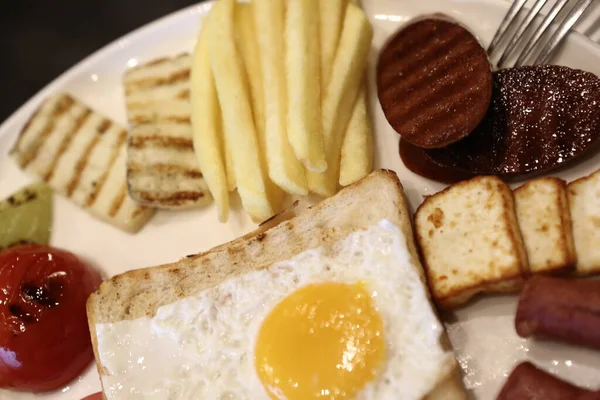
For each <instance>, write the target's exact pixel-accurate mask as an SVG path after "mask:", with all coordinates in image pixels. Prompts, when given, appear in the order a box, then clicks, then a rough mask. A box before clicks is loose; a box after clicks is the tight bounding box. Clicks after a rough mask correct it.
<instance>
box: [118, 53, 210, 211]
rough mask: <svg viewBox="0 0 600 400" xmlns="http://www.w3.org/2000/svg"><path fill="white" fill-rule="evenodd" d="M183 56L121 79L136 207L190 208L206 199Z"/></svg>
mask: <svg viewBox="0 0 600 400" xmlns="http://www.w3.org/2000/svg"><path fill="white" fill-rule="evenodd" d="M190 67H191V57H190V56H189V55H187V54H183V55H180V56H178V57H174V58H163V59H160V60H156V61H152V62H150V63H148V64H144V65H141V66H139V67H136V68H133V69H131V70H129V71H127V72H126V74H125V76H124V82H123V83H124V86H125V98H126V103H127V117H128V120H129V124H130V131H129V139H128V141H127V149H128V152H127V154H128V157H127V183H128V187H129V193H130V195H131V196H132V197H133V198H134V199H135V200H136V201H137V202H138V203H140V204H143V205H147V206H152V207H157V208H169V209H179V208H190V207H198V206H202V205H205V204H207V203H208V202H209V201H210V194H209V191H208V188H207V186H206V183H205V182H204V179H203V178H202V173H201V172H200V168H199V166H198V162H197V160H196V157H195V154H194V146H193V141H192V126H191V122H190V113H191V104H190V100H189V96H190V79H189V77H190Z"/></svg>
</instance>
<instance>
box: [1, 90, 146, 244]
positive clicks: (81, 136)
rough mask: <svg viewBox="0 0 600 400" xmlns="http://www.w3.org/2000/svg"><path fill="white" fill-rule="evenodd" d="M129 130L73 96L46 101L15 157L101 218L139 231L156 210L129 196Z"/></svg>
mask: <svg viewBox="0 0 600 400" xmlns="http://www.w3.org/2000/svg"><path fill="white" fill-rule="evenodd" d="M126 138H127V132H126V131H125V129H124V128H123V127H121V126H119V125H118V124H116V123H115V122H113V121H111V120H109V119H107V118H106V117H104V116H102V115H100V114H98V113H96V112H94V111H93V110H92V109H90V108H89V107H87V106H86V105H84V104H83V103H81V102H80V101H78V100H77V99H75V98H74V97H72V96H70V95H68V94H60V95H57V96H54V97H51V98H49V99H48V100H46V101H45V102H44V103H43V104H42V105H41V106H40V108H39V109H38V110H37V111H36V112H35V114H34V115H33V116H32V117H31V119H30V120H29V122H28V123H27V124H26V125H25V127H24V128H23V130H22V132H21V134H20V136H19V138H18V140H17V143H16V144H15V146H14V147H13V149H12V150H11V154H12V156H13V158H14V159H15V161H16V162H17V164H18V165H19V166H20V167H21V168H23V169H24V170H26V171H28V172H32V173H33V174H35V175H37V176H38V177H39V178H41V179H43V180H44V181H46V182H48V183H49V184H50V186H51V187H52V188H53V189H54V190H55V191H57V192H58V193H60V194H62V195H64V196H66V197H67V198H69V199H70V200H72V201H73V202H74V203H75V204H77V205H79V206H81V207H82V208H84V209H85V210H87V211H88V212H90V213H91V214H93V215H95V216H96V217H98V218H100V219H103V220H105V221H107V222H109V223H111V224H113V225H115V226H117V227H119V228H121V229H124V230H126V231H130V232H135V231H138V230H139V229H140V228H141V227H142V226H144V224H145V223H146V222H147V221H148V220H149V219H150V217H151V216H152V215H153V213H154V210H153V209H151V208H148V207H143V206H139V205H138V204H136V203H135V202H134V201H133V200H132V199H131V198H130V197H129V196H128V195H127V183H126V180H125V141H126Z"/></svg>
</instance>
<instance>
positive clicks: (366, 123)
mask: <svg viewBox="0 0 600 400" xmlns="http://www.w3.org/2000/svg"><path fill="white" fill-rule="evenodd" d="M372 170H373V127H372V125H371V118H370V115H369V111H368V97H367V79H366V78H365V79H364V80H363V84H362V86H361V87H360V91H359V92H358V98H357V99H356V102H355V103H354V109H353V110H352V117H351V118H350V122H349V123H348V128H347V129H346V135H345V136H344V141H343V143H342V153H341V158H340V185H342V186H348V185H350V184H352V183H354V182H356V181H358V180H360V179H362V178H364V177H365V176H367V175H369V173H371V171H372Z"/></svg>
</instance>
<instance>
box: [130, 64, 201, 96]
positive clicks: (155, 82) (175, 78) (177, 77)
mask: <svg viewBox="0 0 600 400" xmlns="http://www.w3.org/2000/svg"><path fill="white" fill-rule="evenodd" d="M189 78H190V69H189V68H184V69H182V70H179V71H176V72H173V73H171V74H170V75H168V76H166V77H159V78H158V77H151V78H142V79H138V80H134V81H129V82H127V83H126V85H127V90H129V91H130V92H131V91H132V90H142V89H150V88H156V87H159V86H167V85H173V84H174V83H178V82H183V81H186V80H188V79H189Z"/></svg>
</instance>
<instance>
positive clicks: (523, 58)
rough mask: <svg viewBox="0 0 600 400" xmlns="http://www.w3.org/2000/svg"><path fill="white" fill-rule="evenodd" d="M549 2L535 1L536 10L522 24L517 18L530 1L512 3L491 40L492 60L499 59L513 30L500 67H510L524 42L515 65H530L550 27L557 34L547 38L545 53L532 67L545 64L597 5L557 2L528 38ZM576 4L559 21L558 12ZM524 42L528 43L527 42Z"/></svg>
mask: <svg viewBox="0 0 600 400" xmlns="http://www.w3.org/2000/svg"><path fill="white" fill-rule="evenodd" d="M547 1H548V0H535V3H534V4H533V7H531V9H530V10H529V12H528V13H527V15H526V16H525V18H524V19H523V20H522V21H519V18H518V16H519V14H521V12H522V11H523V6H524V5H525V3H527V0H514V1H513V4H512V6H511V7H510V9H509V10H508V13H507V14H506V16H505V17H504V20H503V21H502V23H501V24H500V27H499V28H498V30H497V31H496V35H495V36H494V39H492V43H491V44H490V46H489V47H488V54H489V56H490V59H496V58H497V55H498V54H499V53H500V51H502V50H501V47H500V45H501V44H502V43H504V42H505V41H506V40H507V38H508V37H509V36H510V32H511V31H512V30H514V33H513V34H512V36H511V37H510V40H509V41H508V44H507V45H506V46H505V47H504V50H503V51H502V53H500V54H501V55H500V58H499V60H498V62H497V63H496V66H497V67H498V68H502V67H506V66H508V65H506V62H507V61H508V59H509V58H510V56H511V55H513V53H514V52H515V51H516V50H517V48H519V46H522V45H523V43H525V47H523V50H521V53H520V54H519V56H518V58H517V61H516V62H515V64H514V65H515V66H516V67H518V66H521V65H527V60H528V59H530V58H531V56H532V53H533V52H534V50H537V49H539V48H540V47H541V46H542V45H543V43H542V42H541V39H542V37H544V36H547V34H548V35H550V31H551V28H553V29H555V30H554V33H552V34H551V36H550V38H549V39H547V41H546V44H545V45H543V47H542V50H541V51H540V52H539V53H538V55H537V57H535V58H534V59H533V60H532V62H531V63H529V64H531V65H538V64H546V63H547V62H548V60H549V59H550V56H552V53H553V52H554V50H555V49H556V47H557V46H558V45H559V44H560V42H561V41H562V40H563V39H564V37H565V35H566V34H567V33H568V32H569V30H570V29H571V28H572V27H573V25H575V23H576V22H577V21H578V20H579V18H580V17H581V16H582V15H583V14H584V13H585V11H586V10H587V9H588V7H589V6H590V5H591V4H592V3H593V2H594V0H576V1H571V0H556V3H555V4H554V5H553V6H552V8H551V10H550V12H548V14H547V15H546V16H545V17H544V19H543V20H542V22H541V23H540V24H539V25H537V28H535V30H534V32H533V34H532V35H528V32H529V31H531V29H530V28H534V25H536V24H534V21H535V19H536V17H537V16H538V15H539V14H540V11H541V9H542V8H543V7H544V5H545V4H546V2H547ZM573 3H575V5H574V6H572V8H571V10H570V11H569V12H568V13H566V16H565V17H562V18H558V15H559V13H560V12H561V11H562V10H563V9H564V8H565V6H566V5H567V4H573ZM559 19H560V21H559ZM553 22H556V24H553ZM553 25H554V27H553ZM525 40H526V42H524V41H525Z"/></svg>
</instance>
